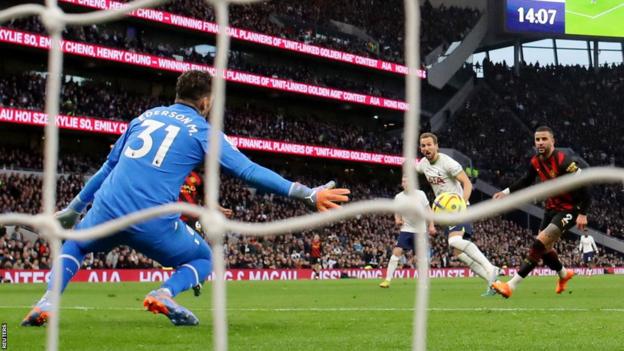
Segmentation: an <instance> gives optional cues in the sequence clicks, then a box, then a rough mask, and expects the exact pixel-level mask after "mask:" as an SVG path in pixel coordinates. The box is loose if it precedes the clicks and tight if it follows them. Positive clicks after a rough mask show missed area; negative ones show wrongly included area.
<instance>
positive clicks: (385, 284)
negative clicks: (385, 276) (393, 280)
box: [379, 280, 390, 289]
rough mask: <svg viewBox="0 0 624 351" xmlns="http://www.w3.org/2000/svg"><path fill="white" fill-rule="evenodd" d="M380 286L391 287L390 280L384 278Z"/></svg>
mask: <svg viewBox="0 0 624 351" xmlns="http://www.w3.org/2000/svg"><path fill="white" fill-rule="evenodd" d="M379 287H380V288H384V289H387V288H389V287H390V281H388V280H384V281H383V282H381V283H379Z"/></svg>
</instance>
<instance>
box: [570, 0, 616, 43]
mask: <svg viewBox="0 0 624 351" xmlns="http://www.w3.org/2000/svg"><path fill="white" fill-rule="evenodd" d="M623 23H624V2H622V1H620V0H596V3H595V4H592V2H591V0H567V1H566V16H565V27H566V28H565V32H566V34H578V35H597V36H608V37H624V25H622V24H623Z"/></svg>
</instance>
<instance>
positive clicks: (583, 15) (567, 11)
mask: <svg viewBox="0 0 624 351" xmlns="http://www.w3.org/2000/svg"><path fill="white" fill-rule="evenodd" d="M566 13H569V14H571V15H577V16H582V17H586V18H589V19H594V17H592V16H590V15H586V14H584V13H580V12H574V11H569V10H566Z"/></svg>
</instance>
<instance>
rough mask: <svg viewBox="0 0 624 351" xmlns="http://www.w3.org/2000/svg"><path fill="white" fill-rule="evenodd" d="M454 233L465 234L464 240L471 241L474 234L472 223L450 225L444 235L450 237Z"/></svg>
mask: <svg viewBox="0 0 624 351" xmlns="http://www.w3.org/2000/svg"><path fill="white" fill-rule="evenodd" d="M452 232H464V239H466V240H470V239H471V238H472V234H473V230H472V223H460V224H456V225H450V226H448V227H446V229H445V230H444V234H446V235H449V234H450V233H452Z"/></svg>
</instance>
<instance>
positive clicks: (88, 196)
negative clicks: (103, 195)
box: [55, 121, 134, 229]
mask: <svg viewBox="0 0 624 351" xmlns="http://www.w3.org/2000/svg"><path fill="white" fill-rule="evenodd" d="M133 124H134V121H132V122H130V127H128V130H126V132H125V133H124V134H122V135H121V136H120V137H119V139H117V141H116V142H115V145H113V148H112V149H111V152H110V153H109V154H108V158H107V160H106V162H104V164H103V165H102V167H100V169H99V170H98V171H97V172H96V173H95V174H94V175H93V177H91V179H89V181H88V182H87V184H85V186H84V187H83V188H82V190H81V191H80V193H79V194H78V195H77V196H76V197H75V198H74V199H73V200H72V201H71V202H70V203H69V205H68V206H67V207H66V208H64V209H62V210H61V211H59V212H57V213H56V215H55V217H56V219H57V220H58V221H59V222H60V223H61V226H62V227H63V228H66V229H69V228H73V226H74V225H75V224H76V222H77V221H78V218H79V217H80V214H81V213H82V211H84V209H85V208H86V207H87V205H88V204H90V203H91V202H92V201H93V198H94V197H95V192H96V191H98V190H99V189H100V187H101V186H102V183H104V180H105V179H106V177H108V175H109V174H110V172H112V170H113V168H115V165H117V162H119V157H121V150H122V149H123V147H124V144H125V142H126V138H127V136H128V133H129V131H130V129H131V128H132V125H133Z"/></svg>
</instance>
